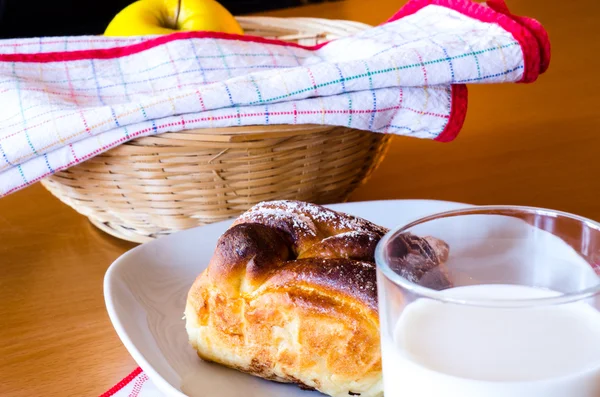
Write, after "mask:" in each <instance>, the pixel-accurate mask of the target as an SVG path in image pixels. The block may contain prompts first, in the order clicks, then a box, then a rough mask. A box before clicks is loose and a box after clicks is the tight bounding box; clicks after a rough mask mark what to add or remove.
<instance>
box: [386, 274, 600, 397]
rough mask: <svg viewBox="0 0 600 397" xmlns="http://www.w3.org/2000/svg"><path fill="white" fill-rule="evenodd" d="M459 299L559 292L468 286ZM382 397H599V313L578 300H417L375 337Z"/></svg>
mask: <svg viewBox="0 0 600 397" xmlns="http://www.w3.org/2000/svg"><path fill="white" fill-rule="evenodd" d="M444 294H446V295H447V296H451V297H453V298H459V299H460V298H462V299H505V300H512V299H527V298H541V297H550V296H557V295H560V294H559V293H557V292H554V291H549V290H545V289H538V288H532V287H524V286H516V285H475V286H467V287H458V288H452V289H449V290H446V291H444ZM382 351H383V378H384V387H385V396H386V397H600V314H599V313H598V311H596V310H595V309H594V308H593V307H591V306H589V305H588V304H586V303H584V302H577V303H569V304H564V305H559V306H542V307H536V308H510V309H509V308H485V307H475V306H465V305H453V304H447V303H446V304H445V303H440V302H437V301H433V300H430V299H425V298H422V299H418V300H416V301H415V302H413V303H411V304H409V305H408V306H407V307H406V308H405V309H404V312H403V313H402V315H401V317H400V319H399V321H398V323H397V324H396V327H395V332H394V335H393V337H390V336H389V335H386V334H385V333H384V335H383V337H382Z"/></svg>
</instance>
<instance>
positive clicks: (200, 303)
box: [185, 201, 435, 397]
mask: <svg viewBox="0 0 600 397" xmlns="http://www.w3.org/2000/svg"><path fill="white" fill-rule="evenodd" d="M386 232H387V230H386V229H384V228H382V227H380V226H377V225H375V224H373V223H371V222H368V221H366V220H364V219H360V218H356V217H353V216H350V215H346V214H342V213H338V212H335V211H332V210H329V209H326V208H324V207H321V206H318V205H314V204H308V203H303V202H297V201H275V202H266V203H261V204H259V205H257V206H255V207H253V208H252V209H250V210H249V211H247V212H246V213H245V214H243V215H242V216H240V218H239V219H237V220H236V221H235V222H234V224H233V226H232V227H231V228H230V229H229V230H227V231H226V232H225V233H224V234H223V235H222V236H221V238H220V239H219V242H218V243H217V247H216V249H215V252H214V255H213V257H212V259H211V261H210V263H209V265H208V268H207V269H206V270H205V271H204V272H202V274H200V276H199V277H198V278H197V279H196V281H195V282H194V284H193V286H192V288H191V289H190V291H189V294H188V299H187V305H186V309H185V317H186V329H187V332H188V334H189V338H190V342H191V344H192V346H193V347H194V348H195V349H196V351H197V352H198V355H199V356H200V357H201V358H203V359H205V360H209V361H214V362H217V363H220V364H223V365H226V366H228V367H232V368H236V369H238V370H241V371H244V372H248V373H250V374H253V375H256V376H260V377H263V378H266V379H270V380H274V381H278V382H288V383H296V384H298V385H299V386H300V387H302V388H306V389H316V390H319V391H321V392H323V393H325V394H328V395H331V396H335V397H338V396H348V395H361V396H363V397H370V396H380V395H382V380H381V353H380V346H379V318H378V313H377V291H376V272H375V265H374V258H373V255H374V251H375V246H376V245H377V243H378V241H379V240H380V238H381V237H382V236H383V235H384V234H385V233H386ZM421 243H424V244H425V245H427V241H426V240H422V241H421ZM410 244H412V242H411V243H410ZM410 244H409V245H410ZM427 247H428V249H429V250H430V251H431V253H432V254H434V255H435V253H434V251H435V250H434V249H432V247H431V246H427ZM420 249H422V247H421V248H420Z"/></svg>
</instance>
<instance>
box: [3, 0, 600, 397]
mask: <svg viewBox="0 0 600 397" xmlns="http://www.w3.org/2000/svg"><path fill="white" fill-rule="evenodd" d="M374 3H375V2H370V1H366V0H347V1H345V2H343V3H326V4H321V5H314V6H307V7H304V8H299V9H292V10H285V11H278V12H271V13H269V15H277V16H314V17H322V18H340V19H353V20H357V21H362V22H366V23H371V24H376V23H379V22H381V21H383V20H384V19H386V18H387V17H389V16H391V15H392V14H393V13H394V11H395V10H396V9H397V8H398V7H399V6H400V4H401V2H399V1H395V0H378V1H377V2H376V3H377V6H376V7H375V6H373V4H374ZM510 3H511V4H510V5H511V7H512V9H513V12H515V13H517V14H522V15H530V16H534V17H536V18H538V19H539V20H540V21H542V22H543V23H544V25H545V26H546V27H547V29H548V31H549V32H550V36H551V40H552V45H553V59H552V64H551V66H550V70H549V71H548V72H547V73H546V74H545V75H543V76H541V78H540V80H539V81H538V82H537V83H535V84H533V85H522V84H509V85H495V86H471V87H469V90H470V98H469V102H470V104H469V105H470V107H469V113H468V115H467V121H466V124H465V126H464V129H463V131H462V133H461V134H460V136H459V138H458V139H457V140H456V141H455V142H453V143H451V144H441V143H436V142H431V141H425V140H417V139H409V138H400V137H398V138H395V139H394V142H393V145H392V147H391V150H390V151H389V153H388V155H387V158H386V159H385V161H384V162H383V164H381V167H380V168H379V169H378V170H377V172H376V173H375V174H374V175H373V177H372V178H371V180H370V181H369V182H368V183H366V184H365V185H364V186H362V187H361V188H360V189H358V190H357V191H356V192H355V193H354V194H353V196H352V199H353V200H373V199H392V198H431V199H444V200H455V201H462V202H469V203H477V204H493V203H495V204H500V203H504V204H523V205H534V206H544V207H552V208H556V209H561V210H566V211H571V212H575V213H579V214H581V215H585V216H588V217H591V218H596V219H600V199H599V197H598V195H599V194H600V161H598V157H599V153H600V111H599V107H600V78H598V75H597V68H598V65H599V64H600V56H599V55H598V54H600V34H599V33H598V21H597V15H598V13H600V3H598V2H597V0H578V1H576V2H566V1H565V2H547V1H546V0H513V1H510ZM131 247H133V244H130V243H127V242H123V241H119V240H117V239H115V238H112V237H109V236H107V235H105V234H103V233H102V232H100V231H98V230H96V229H94V227H92V226H91V225H90V224H89V223H88V222H87V220H86V219H85V218H84V217H83V216H80V215H78V214H77V213H75V212H74V211H72V210H71V209H70V208H68V207H67V206H65V205H63V204H61V203H60V202H59V201H58V200H56V199H55V198H53V197H52V196H51V195H50V194H48V193H47V192H46V191H45V190H43V189H42V187H41V186H33V187H31V188H28V189H26V190H23V191H21V192H18V193H16V194H13V195H11V196H8V197H6V198H4V199H1V200H0V319H1V320H0V321H1V323H0V324H1V325H0V395H2V396H6V397H8V396H27V397H30V396H94V395H99V394H100V393H102V392H104V391H105V390H107V389H108V388H110V387H111V386H112V385H114V384H115V383H116V382H118V381H119V380H120V379H121V378H122V377H123V376H125V375H127V374H128V373H129V371H131V370H132V369H134V368H135V367H136V364H135V362H134V361H133V360H132V359H131V357H130V356H129V355H128V353H127V351H126V350H125V348H124V347H123V346H122V345H121V342H120V341H119V339H118V338H117V335H116V334H115V332H114V331H113V329H112V326H111V324H110V322H109V319H108V316H107V314H106V311H105V309H104V301H103V296H102V278H103V276H104V272H105V270H106V268H107V266H108V265H109V264H110V263H111V262H112V261H113V260H114V259H116V258H117V257H118V256H119V255H121V254H122V253H123V252H125V251H126V250H128V249H130V248H131Z"/></svg>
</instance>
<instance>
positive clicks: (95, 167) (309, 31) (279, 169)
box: [42, 17, 389, 242]
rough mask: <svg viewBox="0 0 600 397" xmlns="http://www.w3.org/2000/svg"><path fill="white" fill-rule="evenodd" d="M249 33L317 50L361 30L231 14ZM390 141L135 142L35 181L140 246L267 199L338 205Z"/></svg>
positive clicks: (324, 132)
mask: <svg viewBox="0 0 600 397" xmlns="http://www.w3.org/2000/svg"><path fill="white" fill-rule="evenodd" d="M238 20H239V21H240V23H241V25H242V27H243V28H244V30H245V31H246V33H247V34H251V35H260V36H264V37H272V38H279V39H283V40H287V41H293V42H297V43H301V44H305V45H313V44H318V43H320V42H322V41H327V40H331V39H333V38H337V37H341V36H344V35H348V34H351V33H353V32H356V31H358V30H362V29H364V28H365V27H366V25H363V24H358V23H355V22H347V21H330V20H320V19H310V18H292V19H279V18H268V17H241V18H238ZM388 141H389V137H388V136H386V135H382V134H374V133H370V132H365V131H358V130H353V129H348V128H343V127H330V126H307V125H270V126H251V127H232V128H216V129H203V130H188V131H183V132H178V133H168V134H162V135H157V136H151V137H144V138H139V139H135V140H133V141H131V142H128V143H125V144H123V145H121V146H119V147H117V148H114V149H112V150H110V151H108V152H106V153H103V154H101V155H98V156H96V157H94V158H92V159H90V160H88V161H86V162H84V163H82V164H79V165H77V166H74V167H71V168H69V169H67V170H65V171H61V172H58V173H57V174H55V175H53V176H51V177H49V178H47V179H45V180H43V181H42V184H43V185H44V186H45V187H46V188H47V189H48V190H49V191H50V192H51V193H52V194H54V195H55V196H57V197H58V198H59V199H61V200H62V201H63V202H65V203H66V204H68V205H70V206H71V207H73V208H74V209H75V210H77V211H78V212H80V213H82V214H84V215H86V216H87V217H88V218H89V219H90V220H91V221H92V223H93V224H94V225H96V226H98V227H99V228H101V229H102V230H104V231H106V232H108V233H110V234H112V235H114V236H117V237H119V238H123V239H126V240H130V241H134V242H145V241H148V240H151V239H153V238H156V237H159V236H161V235H164V234H169V233H172V232H174V231H177V230H183V229H187V228H190V227H194V226H198V225H203V224H207V223H212V222H216V221H220V220H224V219H228V218H232V217H236V216H238V215H239V214H240V213H242V212H243V211H245V210H246V209H248V208H249V207H251V206H252V205H254V204H256V203H258V202H260V201H265V200H274V199H295V200H304V201H311V202H315V203H331V202H339V201H344V200H345V199H346V198H347V197H348V195H349V194H350V193H351V192H352V191H353V190H354V189H355V188H356V187H357V186H358V185H359V184H360V183H361V182H363V181H364V180H365V179H366V178H367V177H368V176H369V174H370V173H371V172H372V171H373V170H374V168H375V167H376V166H377V164H378V163H379V161H380V160H381V159H382V157H383V153H384V151H385V148H386V147H387V143H388Z"/></svg>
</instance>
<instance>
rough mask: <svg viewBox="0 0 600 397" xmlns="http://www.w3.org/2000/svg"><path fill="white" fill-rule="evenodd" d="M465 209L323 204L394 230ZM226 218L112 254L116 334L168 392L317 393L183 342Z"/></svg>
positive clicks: (254, 396) (207, 395) (401, 203)
mask: <svg viewBox="0 0 600 397" xmlns="http://www.w3.org/2000/svg"><path fill="white" fill-rule="evenodd" d="M465 206H466V205H465V204H458V203H451V202H444V201H429V200H390V201H367V202H358V203H345V204H335V205H331V206H329V207H331V208H332V209H335V210H339V211H342V212H346V213H349V214H352V215H356V216H360V217H362V218H365V219H368V220H370V221H372V222H374V223H376V224H379V225H382V226H386V227H389V228H393V227H396V226H399V225H400V224H405V223H408V222H410V221H411V220H414V219H417V218H420V217H422V216H426V215H430V214H433V213H436V212H441V211H446V210H451V209H455V208H461V207H465ZM231 222H232V221H225V222H219V223H215V224H212V225H208V226H203V227H198V228H195V229H190V230H186V231H183V232H179V233H175V234H173V235H170V236H168V237H163V238H160V239H158V240H155V241H152V242H150V243H147V244H143V245H141V246H139V247H136V248H134V249H132V250H131V251H129V252H127V253H126V254H124V255H123V256H121V257H120V258H119V259H117V260H116V261H115V262H114V263H113V264H112V265H111V266H110V268H109V269H108V271H107V272H106V276H105V278H104V295H105V301H106V307H107V309H108V314H109V316H110V319H111V321H112V323H113V325H114V327H115V329H116V331H117V334H118V335H119V337H120V338H121V340H122V341H123V344H124V345H125V347H126V348H127V350H128V351H129V353H130V354H131V355H132V357H133V358H134V360H135V361H136V362H137V363H138V364H139V366H140V367H141V368H142V369H143V370H144V372H145V373H146V374H147V375H148V376H149V377H150V379H151V380H152V381H153V382H154V383H155V384H156V386H157V387H158V388H159V389H161V391H163V392H164V393H165V394H166V395H168V396H186V395H187V396H192V397H213V396H218V397H239V396H241V395H243V396H244V397H282V396H285V397H314V396H320V395H321V394H319V393H316V392H309V391H302V390H300V389H299V388H297V387H296V386H293V385H284V384H278V383H275V382H269V381H265V380H262V379H259V378H256V377H253V376H250V375H246V374H243V373H240V372H237V371H234V370H230V369H228V368H224V367H221V366H219V365H216V364H210V363H206V362H203V361H201V360H200V359H199V358H198V356H197V355H196V353H195V351H194V350H193V349H192V348H191V347H190V345H189V344H188V339H187V334H186V331H185V328H184V321H183V320H182V317H183V309H184V306H185V300H186V295H187V291H188V289H189V288H190V286H191V285H192V283H193V281H194V279H195V278H196V276H197V275H198V274H200V272H201V271H202V270H204V268H205V267H206V265H207V264H208V261H209V259H210V257H211V256H212V253H213V250H214V247H215V245H216V243H217V239H218V238H219V236H221V234H222V233H223V232H225V230H226V229H227V228H228V227H229V225H230V224H231Z"/></svg>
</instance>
